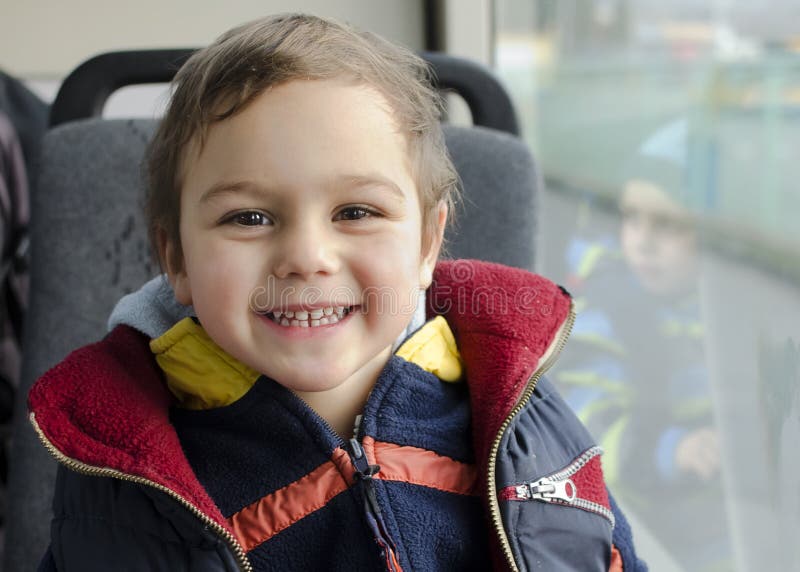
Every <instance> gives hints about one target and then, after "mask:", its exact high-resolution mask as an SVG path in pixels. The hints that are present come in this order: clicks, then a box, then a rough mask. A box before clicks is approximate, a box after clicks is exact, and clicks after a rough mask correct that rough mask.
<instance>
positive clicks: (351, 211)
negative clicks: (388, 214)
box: [333, 206, 377, 220]
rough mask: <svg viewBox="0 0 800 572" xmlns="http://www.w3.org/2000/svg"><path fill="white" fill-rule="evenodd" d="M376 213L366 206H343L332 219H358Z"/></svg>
mask: <svg viewBox="0 0 800 572" xmlns="http://www.w3.org/2000/svg"><path fill="white" fill-rule="evenodd" d="M376 214H377V213H376V212H375V211H373V210H371V209H368V208H367V207H358V206H355V207H345V208H343V209H342V210H340V211H339V212H338V213H337V214H336V216H335V217H333V220H359V219H362V218H367V217H370V216H375V215H376Z"/></svg>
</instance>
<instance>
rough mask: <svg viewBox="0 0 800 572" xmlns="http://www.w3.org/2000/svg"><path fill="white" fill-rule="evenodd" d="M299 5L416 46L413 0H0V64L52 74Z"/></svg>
mask: <svg viewBox="0 0 800 572" xmlns="http://www.w3.org/2000/svg"><path fill="white" fill-rule="evenodd" d="M287 11H306V12H312V13H315V14H319V15H322V16H329V17H334V18H337V19H340V20H345V21H348V22H350V23H352V24H354V25H356V26H358V27H360V28H365V29H369V30H372V31H374V32H377V33H378V34H381V35H383V36H385V37H387V38H389V39H391V40H394V41H397V42H400V43H402V44H405V45H407V46H409V47H411V48H413V49H422V48H423V47H424V29H425V28H424V14H423V8H422V1H421V0H327V1H326V0H300V1H297V0H296V1H291V0H227V1H225V2H220V1H215V2H198V1H197V0H137V1H135V2H131V1H127V0H126V1H121V0H66V1H65V0H0V69H3V70H4V71H6V72H8V73H11V74H13V75H16V76H18V77H21V78H24V79H26V80H40V81H41V80H59V79H61V78H63V77H64V76H65V75H66V74H67V73H68V72H69V71H70V70H72V69H73V68H74V67H76V66H77V65H78V64H80V63H81V62H82V61H83V60H85V59H87V58H88V57H90V56H92V55H94V54H96V53H99V52H103V51H109V50H119V49H132V48H148V47H160V48H169V47H195V46H202V45H205V44H208V43H210V42H211V41H212V40H213V39H214V38H215V37H217V36H218V35H219V34H221V33H222V32H224V31H225V30H227V29H228V28H231V27H232V26H234V25H236V24H240V23H242V22H246V21H248V20H252V19H255V18H258V17H260V16H264V15H267V14H271V13H277V12H287Z"/></svg>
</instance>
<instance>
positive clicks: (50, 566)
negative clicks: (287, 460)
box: [36, 546, 58, 572]
mask: <svg viewBox="0 0 800 572" xmlns="http://www.w3.org/2000/svg"><path fill="white" fill-rule="evenodd" d="M36 571H37V572H58V568H56V562H55V560H53V551H52V550H50V547H49V546H48V547H47V552H45V553H44V557H43V558H42V561H41V562H39V568H37V569H36Z"/></svg>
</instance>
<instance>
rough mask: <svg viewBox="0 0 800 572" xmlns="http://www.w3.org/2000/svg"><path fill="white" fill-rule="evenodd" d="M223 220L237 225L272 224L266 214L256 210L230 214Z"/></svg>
mask: <svg viewBox="0 0 800 572" xmlns="http://www.w3.org/2000/svg"><path fill="white" fill-rule="evenodd" d="M225 222H229V223H233V224H236V225H239V226H262V225H266V224H272V221H271V220H270V219H269V217H268V216H267V215H265V214H264V213H262V212H258V211H242V212H238V213H234V214H232V215H231V216H230V217H228V218H227V219H226V221H225Z"/></svg>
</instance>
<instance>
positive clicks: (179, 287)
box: [157, 229, 192, 306]
mask: <svg viewBox="0 0 800 572" xmlns="http://www.w3.org/2000/svg"><path fill="white" fill-rule="evenodd" d="M157 241H158V257H159V259H160V260H161V263H162V265H163V266H164V269H165V270H166V273H167V279H168V280H169V283H170V285H171V286H172V290H173V291H174V292H175V300H177V301H178V303H180V304H183V305H184V306H191V304H192V288H191V284H190V283H189V276H188V275H187V274H186V270H185V267H186V265H185V261H184V260H183V257H182V256H181V255H180V253H179V248H180V247H179V246H178V245H177V244H175V242H174V241H172V240H170V239H169V238H167V233H166V231H165V230H164V229H161V230H159V231H158V237H157Z"/></svg>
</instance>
